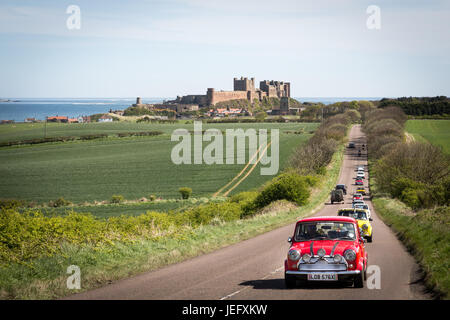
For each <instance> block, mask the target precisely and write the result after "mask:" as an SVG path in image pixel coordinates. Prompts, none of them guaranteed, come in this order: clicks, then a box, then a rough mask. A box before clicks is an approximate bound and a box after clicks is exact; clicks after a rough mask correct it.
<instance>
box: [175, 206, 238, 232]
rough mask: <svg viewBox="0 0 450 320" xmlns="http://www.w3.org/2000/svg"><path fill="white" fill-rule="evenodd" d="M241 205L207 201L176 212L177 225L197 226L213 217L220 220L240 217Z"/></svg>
mask: <svg viewBox="0 0 450 320" xmlns="http://www.w3.org/2000/svg"><path fill="white" fill-rule="evenodd" d="M241 213H242V210H241V206H240V205H239V204H238V203H233V202H222V203H208V204H203V205H200V206H198V207H195V208H192V209H189V210H187V211H184V212H182V213H181V214H177V215H176V217H175V222H176V224H177V225H191V226H194V227H195V226H199V225H205V224H209V223H211V221H212V220H213V219H219V220H222V221H232V220H237V219H239V218H240V217H241Z"/></svg>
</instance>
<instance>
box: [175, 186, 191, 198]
mask: <svg viewBox="0 0 450 320" xmlns="http://www.w3.org/2000/svg"><path fill="white" fill-rule="evenodd" d="M178 192H179V193H180V194H181V198H182V199H189V197H190V195H191V194H192V189H191V188H187V187H183V188H180V189H178Z"/></svg>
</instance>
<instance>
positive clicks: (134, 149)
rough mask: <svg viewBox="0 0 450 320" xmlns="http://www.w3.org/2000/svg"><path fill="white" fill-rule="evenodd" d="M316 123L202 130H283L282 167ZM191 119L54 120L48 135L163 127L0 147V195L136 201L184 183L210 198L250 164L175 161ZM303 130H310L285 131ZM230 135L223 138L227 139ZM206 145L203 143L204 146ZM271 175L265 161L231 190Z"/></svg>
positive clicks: (6, 134)
mask: <svg viewBox="0 0 450 320" xmlns="http://www.w3.org/2000/svg"><path fill="white" fill-rule="evenodd" d="M317 125H318V124H311V123H258V124H253V123H236V124H204V125H203V129H208V128H217V129H220V130H225V129H228V128H243V129H247V128H265V129H272V128H278V129H280V169H281V168H283V166H284V165H285V164H286V160H287V159H288V158H289V155H290V154H291V151H292V149H293V148H294V147H296V146H298V145H299V144H301V143H304V142H305V141H307V139H309V137H310V136H311V134H309V133H308V132H309V131H311V130H314V129H315V128H316V127H317ZM177 128H187V129H188V130H193V125H192V124H191V125H187V124H136V123H121V122H118V123H103V124H101V123H100V124H99V123H92V124H70V125H68V124H51V125H49V126H48V127H47V136H62V135H70V136H77V135H84V134H89V133H117V132H125V131H146V130H148V131H150V130H159V131H163V132H164V134H163V135H160V136H156V137H130V138H107V139H99V140H91V141H73V142H65V143H46V144H39V145H33V146H20V147H5V148H1V149H0V176H1V180H0V197H1V198H15V199H24V200H28V201H35V202H37V203H43V202H47V201H49V200H55V199H56V198H58V197H61V196H62V197H64V198H65V199H67V200H69V201H72V202H74V203H83V202H85V201H88V202H93V201H103V200H109V199H110V198H111V196H112V195H114V194H120V195H123V196H124V197H125V198H126V199H130V200H132V199H138V198H141V197H149V195H151V194H154V195H156V196H157V197H162V198H164V199H168V198H178V197H179V193H178V189H179V188H180V187H185V186H187V187H190V188H192V189H193V194H192V196H193V197H196V198H198V197H204V196H206V197H208V196H211V195H212V194H213V193H214V192H216V191H217V190H218V189H220V188H221V187H222V186H224V185H225V184H226V183H228V182H229V181H230V180H232V179H233V177H234V176H236V174H237V173H238V172H239V171H240V170H241V169H242V168H243V167H244V165H239V164H235V165H206V164H201V165H194V164H192V165H178V166H177V165H175V164H173V163H172V161H171V158H170V154H171V150H172V147H173V146H174V145H175V144H176V142H171V141H170V134H171V133H172V132H173V130H174V129H177ZM300 128H304V129H305V132H306V133H305V134H292V133H287V131H296V130H299V129H300ZM42 130H43V124H15V125H2V126H1V127H0V136H1V140H3V141H8V140H20V139H23V138H27V139H28V138H38V137H40V136H39V135H40V134H42ZM224 140H225V139H224ZM206 144H207V143H205V145H206ZM271 178H272V176H261V175H260V168H259V165H258V166H257V167H256V169H255V170H254V171H253V172H252V173H251V174H250V175H249V176H248V178H247V179H245V180H244V181H243V182H242V183H241V184H240V185H239V186H238V187H237V188H236V189H234V190H233V192H232V193H237V192H240V191H243V190H248V189H251V188H255V187H259V186H261V184H263V183H264V182H265V181H267V180H269V179H271Z"/></svg>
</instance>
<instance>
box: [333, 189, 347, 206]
mask: <svg viewBox="0 0 450 320" xmlns="http://www.w3.org/2000/svg"><path fill="white" fill-rule="evenodd" d="M343 201H344V192H343V191H342V189H334V190H333V191H331V194H330V202H331V204H333V203H335V202H343Z"/></svg>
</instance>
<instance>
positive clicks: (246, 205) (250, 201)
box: [230, 191, 259, 218]
mask: <svg viewBox="0 0 450 320" xmlns="http://www.w3.org/2000/svg"><path fill="white" fill-rule="evenodd" d="M258 195H259V193H258V192H257V191H244V192H240V193H238V194H236V195H234V196H232V197H231V198H230V202H232V203H238V204H239V205H240V206H241V208H242V213H241V218H244V217H247V216H250V215H252V214H254V213H255V212H256V210H257V209H258V206H257V204H256V198H257V197H258Z"/></svg>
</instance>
